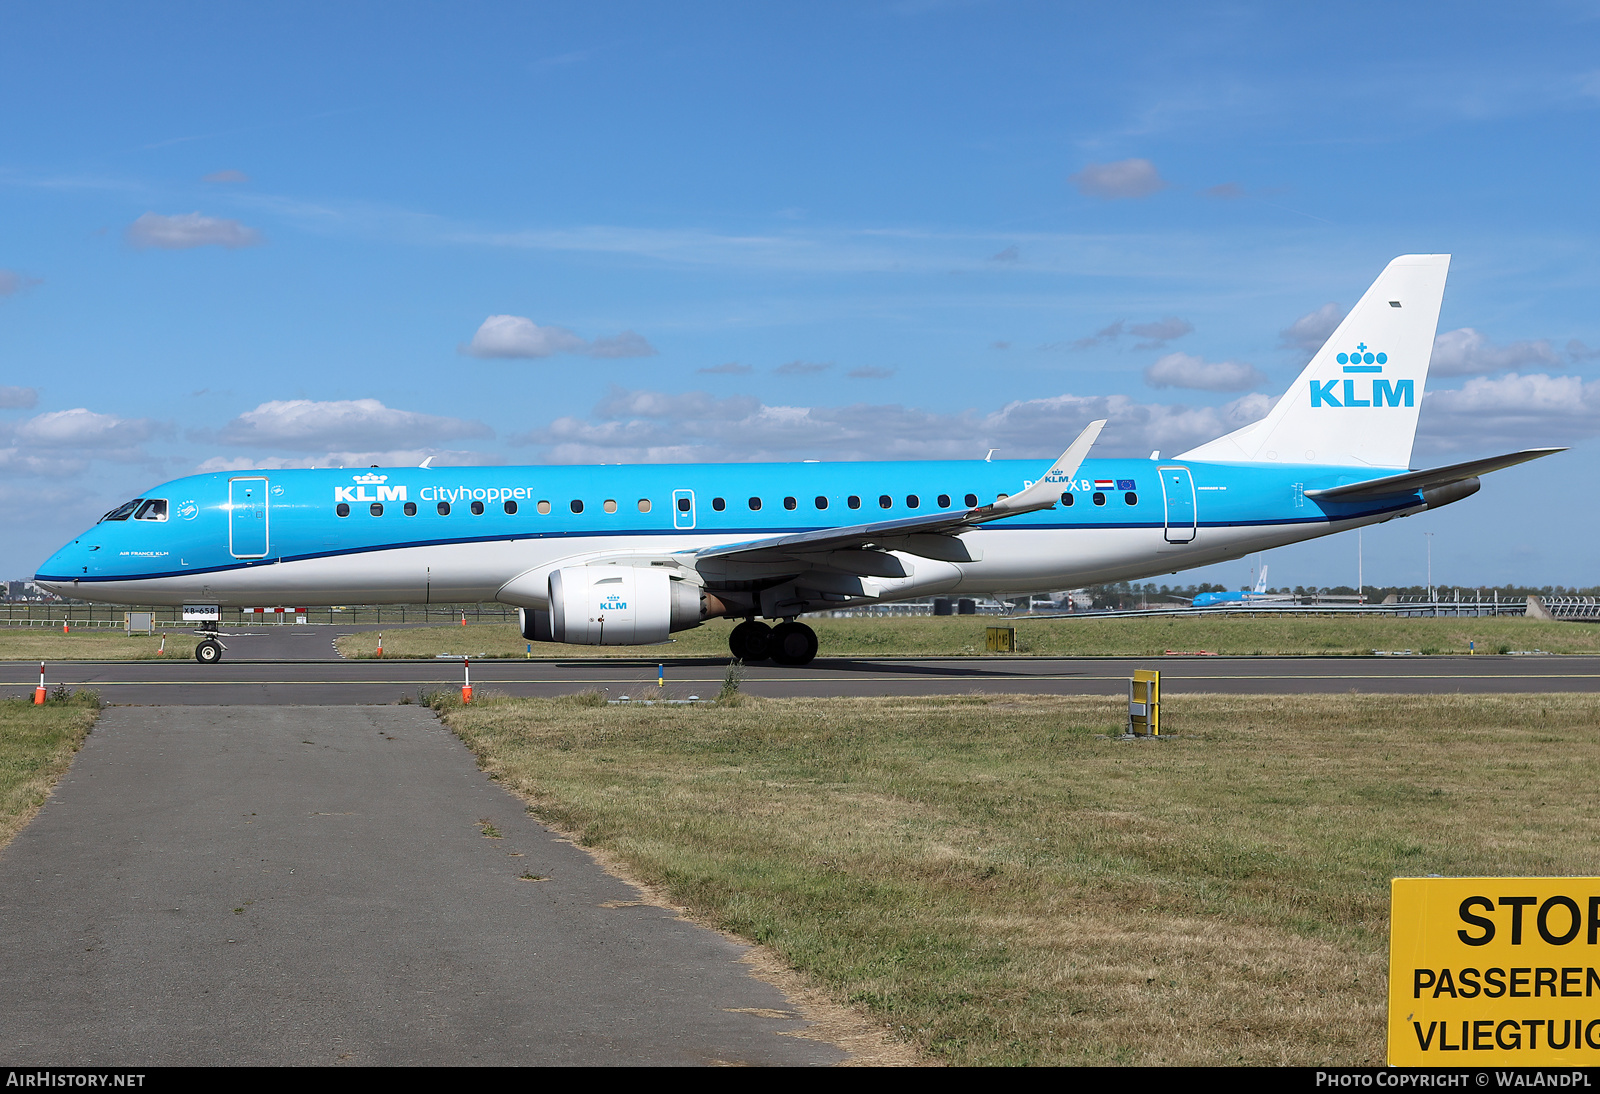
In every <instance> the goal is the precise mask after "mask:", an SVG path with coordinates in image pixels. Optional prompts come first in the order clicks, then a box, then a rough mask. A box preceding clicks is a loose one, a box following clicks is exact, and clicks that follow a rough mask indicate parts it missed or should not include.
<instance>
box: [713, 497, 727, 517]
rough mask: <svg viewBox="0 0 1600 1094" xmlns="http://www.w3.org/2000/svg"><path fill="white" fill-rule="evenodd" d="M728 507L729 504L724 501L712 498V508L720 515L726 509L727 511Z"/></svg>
mask: <svg viewBox="0 0 1600 1094" xmlns="http://www.w3.org/2000/svg"><path fill="white" fill-rule="evenodd" d="M727 507H728V503H727V502H725V501H723V500H722V499H721V498H712V499H711V508H713V509H715V510H716V511H717V512H719V513H720V512H722V511H723V510H724V509H726V508H727Z"/></svg>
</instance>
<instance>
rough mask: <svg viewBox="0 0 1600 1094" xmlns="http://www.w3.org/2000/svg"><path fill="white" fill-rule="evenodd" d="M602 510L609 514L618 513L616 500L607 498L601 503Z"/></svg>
mask: <svg viewBox="0 0 1600 1094" xmlns="http://www.w3.org/2000/svg"><path fill="white" fill-rule="evenodd" d="M600 508H602V509H604V510H605V511H606V512H608V513H615V512H616V511H617V501H616V499H615V498H607V499H606V500H605V501H604V502H602V503H601V505H600Z"/></svg>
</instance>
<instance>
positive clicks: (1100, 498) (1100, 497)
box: [1094, 490, 1106, 505]
mask: <svg viewBox="0 0 1600 1094" xmlns="http://www.w3.org/2000/svg"><path fill="white" fill-rule="evenodd" d="M1094 503H1095V504H1096V505H1104V504H1105V503H1106V496H1105V495H1104V494H1102V493H1100V491H1098V490H1096V491H1095V494H1094Z"/></svg>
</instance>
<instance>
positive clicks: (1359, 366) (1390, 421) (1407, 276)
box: [1177, 255, 1450, 467]
mask: <svg viewBox="0 0 1600 1094" xmlns="http://www.w3.org/2000/svg"><path fill="white" fill-rule="evenodd" d="M1449 272H1450V256H1449V255H1401V256H1400V257H1399V258H1397V259H1395V260H1394V261H1393V262H1391V263H1389V265H1388V266H1387V267H1385V268H1384V271H1383V273H1381V274H1379V275H1378V279H1377V280H1376V281H1374V282H1373V283H1372V287H1371V288H1369V289H1368V290H1367V291H1366V294H1365V295H1364V296H1362V298H1361V300H1360V302H1359V303H1357V304H1356V306H1355V307H1354V308H1352V309H1350V314H1349V315H1347V316H1345V317H1344V321H1343V322H1342V323H1340V324H1339V328H1338V329H1337V330H1335V331H1334V332H1333V335H1332V336H1331V337H1329V339H1328V340H1327V342H1325V343H1323V346H1322V348H1321V349H1320V350H1318V351H1317V353H1316V356H1314V357H1313V358H1311V363H1310V364H1308V365H1307V366H1306V367H1305V370H1304V371H1303V372H1301V374H1300V376H1299V378H1298V379H1296V380H1295V382H1294V384H1293V385H1292V386H1291V387H1290V388H1289V390H1288V391H1287V392H1285V393H1284V395H1283V397H1282V398H1281V399H1279V400H1278V402H1277V404H1276V405H1275V406H1274V407H1273V408H1272V410H1271V411H1270V412H1269V413H1268V414H1267V416H1266V417H1265V418H1263V419H1261V420H1260V421H1259V422H1254V423H1252V424H1250V425H1247V426H1245V427H1244V428H1243V429H1237V430H1235V431H1234V432H1232V433H1229V434H1227V435H1226V436H1224V437H1218V438H1217V439H1216V440H1214V441H1208V442H1207V443H1205V444H1203V445H1200V446H1199V447H1198V448H1192V449H1190V450H1189V451H1187V452H1185V453H1183V454H1182V455H1181V456H1179V457H1177V458H1178V459H1183V460H1218V461H1222V462H1235V463H1321V464H1343V465H1349V466H1352V467H1407V466H1409V465H1410V463H1411V444H1412V441H1413V440H1414V439H1415V438H1416V434H1417V414H1418V412H1419V411H1420V410H1421V409H1422V389H1423V386H1424V385H1425V384H1426V383H1427V379H1428V363H1429V361H1430V360H1431V358H1432V356H1433V339H1434V335H1435V333H1436V332H1437V330H1438V327H1439V306H1440V304H1441V303H1442V302H1443V300H1444V283H1445V278H1446V276H1447V275H1448V274H1449Z"/></svg>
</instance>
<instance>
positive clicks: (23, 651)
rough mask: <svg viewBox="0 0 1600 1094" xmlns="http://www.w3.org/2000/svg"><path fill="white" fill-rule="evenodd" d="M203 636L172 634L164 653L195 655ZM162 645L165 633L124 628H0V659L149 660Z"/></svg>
mask: <svg viewBox="0 0 1600 1094" xmlns="http://www.w3.org/2000/svg"><path fill="white" fill-rule="evenodd" d="M198 641H199V639H198V638H196V637H195V636H194V635H193V634H189V633H183V634H168V635H167V652H166V654H165V655H164V656H166V657H173V658H177V659H178V660H180V661H181V660H183V659H185V658H189V657H193V656H194V645H195V643H196V642H198ZM160 648H161V635H160V634H159V633H157V634H156V636H155V637H153V638H147V637H144V636H138V637H134V636H131V635H126V634H123V633H122V632H121V631H111V630H87V629H86V630H81V631H69V632H68V633H66V634H62V633H61V631H60V630H59V629H55V630H52V629H50V628H47V627H6V628H0V661H148V660H152V659H154V658H155V657H156V650H158V649H160Z"/></svg>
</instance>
